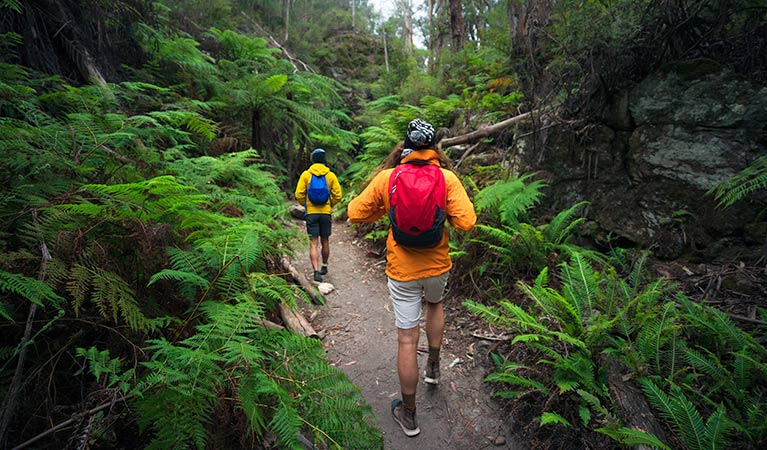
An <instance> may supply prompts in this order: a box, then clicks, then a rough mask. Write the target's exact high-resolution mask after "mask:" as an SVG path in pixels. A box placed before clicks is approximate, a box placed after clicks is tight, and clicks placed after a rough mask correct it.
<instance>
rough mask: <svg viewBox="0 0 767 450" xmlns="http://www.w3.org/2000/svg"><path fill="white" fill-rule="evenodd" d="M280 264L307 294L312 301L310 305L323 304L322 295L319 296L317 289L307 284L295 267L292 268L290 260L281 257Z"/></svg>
mask: <svg viewBox="0 0 767 450" xmlns="http://www.w3.org/2000/svg"><path fill="white" fill-rule="evenodd" d="M280 262H281V263H282V268H283V270H284V271H285V272H287V273H289V274H290V276H291V277H293V280H295V282H296V283H298V285H299V286H301V288H302V289H303V290H304V291H305V292H306V293H307V294H309V297H310V298H311V299H312V303H314V304H316V305H324V304H325V298H324V297H323V296H322V294H320V292H319V291H318V290H317V288H315V287H314V286H312V285H311V283H309V281H308V280H307V279H306V277H305V276H303V274H301V273H300V272H299V271H298V270H296V268H295V267H293V264H291V263H290V260H289V259H288V257H287V256H283V257H282V259H281V260H280Z"/></svg>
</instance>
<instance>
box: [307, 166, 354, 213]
mask: <svg viewBox="0 0 767 450" xmlns="http://www.w3.org/2000/svg"><path fill="white" fill-rule="evenodd" d="M312 175H317V176H322V175H325V181H326V182H327V183H328V189H329V190H330V201H329V202H328V203H325V204H322V205H315V204H314V203H312V202H311V201H310V200H309V199H308V198H306V190H307V189H308V188H309V182H310V181H311V180H312ZM295 196H296V201H297V202H298V203H299V204H300V205H304V204H305V205H306V214H330V213H331V212H333V207H334V206H335V205H336V204H337V203H338V202H340V201H341V197H342V196H343V192H342V191H341V184H340V183H339V182H338V177H336V174H334V173H333V172H331V171H330V169H328V167H327V166H326V165H325V164H321V163H314V164H312V165H311V166H310V167H309V168H308V169H307V170H305V171H304V173H302V174H301V178H299V179H298V184H296V192H295Z"/></svg>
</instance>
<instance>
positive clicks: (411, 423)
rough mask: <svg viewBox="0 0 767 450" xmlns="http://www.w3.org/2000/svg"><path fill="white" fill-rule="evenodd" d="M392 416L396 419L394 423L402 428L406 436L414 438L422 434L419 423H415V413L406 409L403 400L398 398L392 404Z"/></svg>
mask: <svg viewBox="0 0 767 450" xmlns="http://www.w3.org/2000/svg"><path fill="white" fill-rule="evenodd" d="M391 415H392V417H394V421H395V422H397V424H399V426H400V427H401V428H402V432H404V433H405V436H410V437H413V436H416V435H418V433H420V432H421V429H420V428H418V423H417V422H416V421H415V411H410V410H408V409H407V408H405V404H404V403H402V400H400V399H398V398H396V399H394V400H393V401H392V402H391Z"/></svg>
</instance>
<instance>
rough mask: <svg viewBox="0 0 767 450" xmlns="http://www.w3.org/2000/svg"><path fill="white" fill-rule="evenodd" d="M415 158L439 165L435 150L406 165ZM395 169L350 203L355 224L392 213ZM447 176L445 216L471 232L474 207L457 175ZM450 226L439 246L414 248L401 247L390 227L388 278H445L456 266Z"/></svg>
mask: <svg viewBox="0 0 767 450" xmlns="http://www.w3.org/2000/svg"><path fill="white" fill-rule="evenodd" d="M412 159H421V160H427V161H429V162H430V163H431V164H435V165H439V160H438V157H437V152H435V151H434V150H416V151H414V152H413V153H411V154H409V155H407V156H406V157H405V158H404V159H403V160H402V162H403V163H404V162H407V161H410V160H412ZM393 170H394V169H386V170H382V171H381V172H380V173H379V174H378V175H376V177H375V178H373V181H371V182H370V184H369V185H368V186H367V187H366V188H365V190H364V191H362V193H361V194H360V195H359V196H357V197H356V198H355V199H354V200H352V201H351V202H350V203H349V206H348V208H347V212H348V214H349V220H350V221H351V222H353V223H359V222H375V221H376V220H378V219H380V218H381V217H383V216H384V215H385V214H388V212H389V176H390V175H391V173H392V171H393ZM442 173H443V174H444V175H445V190H446V191H447V192H446V193H447V202H446V203H445V213H446V215H447V221H448V222H449V223H450V225H451V226H452V227H453V228H456V229H458V230H461V231H469V230H471V229H472V228H473V227H474V224H475V223H476V221H477V215H476V213H475V212H474V205H473V204H472V203H471V200H470V199H469V196H468V195H467V194H466V190H465V189H464V188H463V185H462V184H461V180H459V179H458V177H457V176H456V174H455V173H453V172H452V171H451V170H447V169H442ZM448 251H449V247H448V227H445V231H444V234H443V235H442V240H441V241H440V242H439V244H437V246H436V247H432V248H413V247H404V246H402V245H399V244H397V242H396V241H395V240H394V237H393V236H392V232H391V228H389V236H388V238H387V239H386V259H387V261H386V275H387V276H389V278H391V279H393V280H396V281H412V280H420V279H422V278H428V277H433V276H437V275H442V274H443V273H445V272H448V271H449V270H450V269H451V268H452V267H453V262H452V261H451V259H450V255H449V254H448Z"/></svg>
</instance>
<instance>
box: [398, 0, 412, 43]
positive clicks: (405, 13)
mask: <svg viewBox="0 0 767 450" xmlns="http://www.w3.org/2000/svg"><path fill="white" fill-rule="evenodd" d="M399 6H400V10H401V11H402V32H403V34H404V35H403V36H402V38H403V40H404V41H405V52H407V54H409V55H412V54H413V5H412V2H411V1H410V0H400V1H399Z"/></svg>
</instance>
